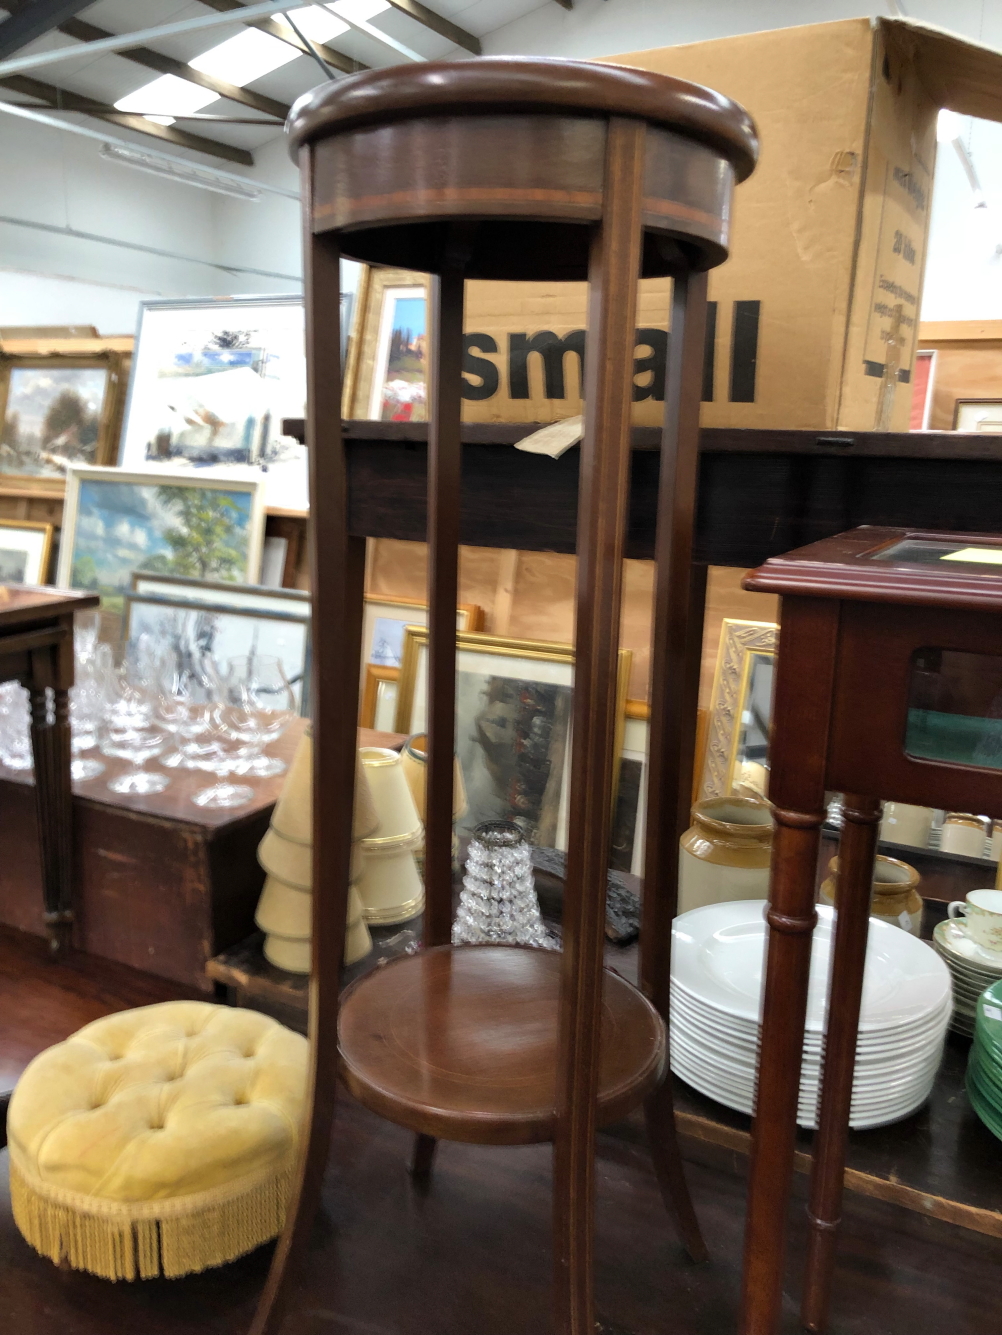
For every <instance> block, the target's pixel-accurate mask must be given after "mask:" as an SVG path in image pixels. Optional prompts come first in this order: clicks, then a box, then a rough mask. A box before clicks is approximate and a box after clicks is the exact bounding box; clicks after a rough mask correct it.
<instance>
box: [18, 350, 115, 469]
mask: <svg viewBox="0 0 1002 1335" xmlns="http://www.w3.org/2000/svg"><path fill="white" fill-rule="evenodd" d="M122 381H123V370H122V355H121V354H120V353H116V352H101V353H95V354H93V355H92V356H69V355H67V354H63V353H50V354H47V355H45V356H38V357H29V356H19V355H11V354H0V423H2V426H0V483H2V482H7V483H10V482H13V481H14V480H15V479H21V480H22V481H23V480H26V479H30V481H31V482H32V483H33V484H34V485H39V484H41V485H42V486H43V487H51V488H52V489H53V490H54V491H59V490H60V489H61V487H62V484H63V482H64V481H65V479H66V473H67V470H68V469H69V468H71V467H73V465H75V464H110V463H113V462H114V457H115V450H116V447H117V440H116V438H115V437H116V433H117V429H118V425H119V422H120V417H121V413H120V408H121V390H122Z"/></svg>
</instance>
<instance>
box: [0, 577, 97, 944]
mask: <svg viewBox="0 0 1002 1335" xmlns="http://www.w3.org/2000/svg"><path fill="white" fill-rule="evenodd" d="M99 602H100V599H99V598H97V597H96V596H95V595H94V594H84V593H65V592H63V591H61V590H59V591H57V590H55V589H52V590H49V589H41V588H34V587H30V586H27V585H16V584H4V585H0V681H19V682H20V683H21V685H22V686H26V687H27V688H28V697H29V700H30V707H31V749H32V753H33V755H34V758H35V800H36V810H37V812H38V836H39V844H40V848H41V859H42V894H43V898H44V902H45V929H46V932H47V934H48V937H49V949H50V950H51V952H52V954H53V955H61V954H63V953H64V952H65V951H66V950H67V949H68V947H69V944H70V936H71V934H72V930H73V884H72V875H73V833H72V829H73V802H72V797H71V793H70V716H69V689H70V687H71V686H72V685H73V614H74V612H82V611H84V610H85V609H86V608H88V607H96V606H97V605H98V603H99ZM49 687H51V688H52V691H53V695H54V709H53V712H52V714H51V715H50V714H49V710H48V704H47V699H46V690H47V688H49Z"/></svg>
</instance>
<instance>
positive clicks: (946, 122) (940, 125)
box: [936, 107, 963, 144]
mask: <svg viewBox="0 0 1002 1335" xmlns="http://www.w3.org/2000/svg"><path fill="white" fill-rule="evenodd" d="M962 128H963V122H962V121H961V119H960V117H959V116H958V115H957V113H956V112H955V111H947V110H946V108H945V107H944V108H943V110H942V111H941V112H940V113H939V119H938V120H937V121H936V138H937V139H938V140H939V142H940V143H941V144H949V143H952V142H953V140H954V139H959V138H960V133H961V130H962Z"/></svg>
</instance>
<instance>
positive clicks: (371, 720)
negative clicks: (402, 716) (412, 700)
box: [358, 663, 400, 732]
mask: <svg viewBox="0 0 1002 1335" xmlns="http://www.w3.org/2000/svg"><path fill="white" fill-rule="evenodd" d="M399 682H400V669H399V668H395V667H381V666H380V665H378V664H376V663H366V665H365V682H364V684H363V686H362V707H361V709H360V710H359V712H358V725H359V727H360V728H375V729H377V730H378V731H379V732H393V730H394V724H395V723H396V718H397V686H398V684H399Z"/></svg>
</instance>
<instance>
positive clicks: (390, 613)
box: [362, 598, 484, 677]
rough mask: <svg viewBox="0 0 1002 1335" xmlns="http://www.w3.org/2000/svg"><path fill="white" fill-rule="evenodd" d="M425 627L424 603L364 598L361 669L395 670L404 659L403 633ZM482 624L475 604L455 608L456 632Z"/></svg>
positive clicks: (426, 621) (463, 604)
mask: <svg viewBox="0 0 1002 1335" xmlns="http://www.w3.org/2000/svg"><path fill="white" fill-rule="evenodd" d="M427 624H428V604H427V603H421V602H418V601H416V600H414V601H412V600H411V599H409V598H366V600H365V609H364V611H363V614H362V665H363V667H364V666H365V664H366V663H376V664H378V665H379V666H380V667H394V668H398V667H399V666H400V663H401V660H402V658H403V647H404V630H405V629H406V627H407V626H427ZM483 624H484V612H483V608H482V607H478V606H477V604H476V603H462V604H461V605H460V606H459V607H458V608H457V609H456V629H457V630H461V631H472V630H480V629H481V627H482V626H483ZM364 675H365V674H364V672H363V677H364Z"/></svg>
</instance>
